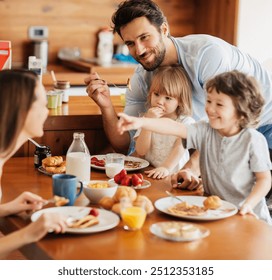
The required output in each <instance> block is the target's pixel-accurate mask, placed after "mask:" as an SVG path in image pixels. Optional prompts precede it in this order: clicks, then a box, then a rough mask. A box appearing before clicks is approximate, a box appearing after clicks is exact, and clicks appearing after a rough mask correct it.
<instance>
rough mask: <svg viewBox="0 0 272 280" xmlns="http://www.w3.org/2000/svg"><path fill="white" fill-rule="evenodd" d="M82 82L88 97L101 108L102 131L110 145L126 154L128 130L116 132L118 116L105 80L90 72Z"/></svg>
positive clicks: (128, 142)
mask: <svg viewBox="0 0 272 280" xmlns="http://www.w3.org/2000/svg"><path fill="white" fill-rule="evenodd" d="M84 82H85V84H86V85H87V89H86V91H87V93H88V95H89V97H90V98H92V99H93V100H94V102H95V103H96V104H97V105H98V106H99V108H100V110H101V113H102V120H103V126H104V131H105V133H106V136H107V138H108V140H109V142H110V144H111V146H112V147H113V149H114V150H115V151H117V152H121V153H123V154H126V153H127V152H128V148H129V144H130V136H129V133H128V132H127V133H124V134H123V135H120V134H119V133H118V132H117V129H116V125H117V121H118V118H117V115H116V112H115V110H114V107H113V104H112V101H111V98H110V90H109V87H108V85H107V83H106V81H104V80H102V79H101V78H100V77H99V75H98V74H97V73H91V74H90V75H89V76H88V77H87V78H86V79H85V80H84Z"/></svg>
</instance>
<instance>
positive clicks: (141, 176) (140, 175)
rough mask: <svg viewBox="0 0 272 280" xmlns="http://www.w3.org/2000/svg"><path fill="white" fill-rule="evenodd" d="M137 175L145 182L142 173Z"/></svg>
mask: <svg viewBox="0 0 272 280" xmlns="http://www.w3.org/2000/svg"><path fill="white" fill-rule="evenodd" d="M135 175H137V176H138V177H139V178H140V179H141V180H144V176H143V174H142V173H137V174H135Z"/></svg>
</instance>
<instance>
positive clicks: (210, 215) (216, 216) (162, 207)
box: [154, 195, 238, 221]
mask: <svg viewBox="0 0 272 280" xmlns="http://www.w3.org/2000/svg"><path fill="white" fill-rule="evenodd" d="M178 197H179V198H180V199H182V200H183V201H186V202H188V203H189V204H190V205H197V206H203V201H204V200H205V199H206V197H204V196H187V195H185V196H178ZM177 203H179V202H178V200H177V199H175V198H173V197H164V198H161V199H158V200H156V201H155V204H154V205H155V207H156V209H158V210H159V211H161V212H163V213H165V214H168V215H170V216H174V217H178V218H183V219H187V220H198V221H213V220H220V219H224V218H228V217H231V216H233V215H235V214H236V213H237V212H238V209H237V207H236V206H235V205H234V204H232V203H230V202H227V201H224V200H222V206H221V207H220V208H218V209H216V210H207V211H206V213H205V214H204V215H201V216H188V215H178V214H174V213H170V212H169V211H168V208H169V207H171V206H174V205H175V204H177Z"/></svg>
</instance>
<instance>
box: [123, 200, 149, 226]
mask: <svg viewBox="0 0 272 280" xmlns="http://www.w3.org/2000/svg"><path fill="white" fill-rule="evenodd" d="M120 203H121V217H122V220H123V223H124V229H125V230H131V231H134V230H139V229H141V228H142V227H143V225H144V222H145V218H146V210H145V201H142V203H140V204H138V205H137V206H133V205H132V203H131V201H130V199H129V198H128V197H123V198H122V199H121V201H120Z"/></svg>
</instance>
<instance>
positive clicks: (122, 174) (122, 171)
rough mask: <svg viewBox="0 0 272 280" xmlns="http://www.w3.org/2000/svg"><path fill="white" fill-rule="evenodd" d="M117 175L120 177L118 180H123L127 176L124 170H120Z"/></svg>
mask: <svg viewBox="0 0 272 280" xmlns="http://www.w3.org/2000/svg"><path fill="white" fill-rule="evenodd" d="M119 175H120V178H121V179H123V178H124V177H125V176H126V175H127V171H126V169H122V170H121V171H120V172H119Z"/></svg>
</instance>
